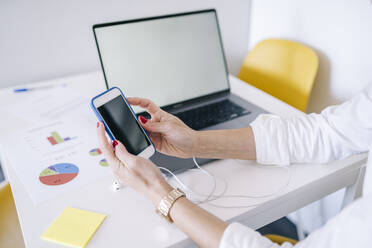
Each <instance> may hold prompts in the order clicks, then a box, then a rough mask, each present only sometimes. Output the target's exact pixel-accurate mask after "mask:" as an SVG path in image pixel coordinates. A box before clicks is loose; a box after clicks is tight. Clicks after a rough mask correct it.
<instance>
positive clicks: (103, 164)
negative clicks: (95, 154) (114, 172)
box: [99, 158, 109, 167]
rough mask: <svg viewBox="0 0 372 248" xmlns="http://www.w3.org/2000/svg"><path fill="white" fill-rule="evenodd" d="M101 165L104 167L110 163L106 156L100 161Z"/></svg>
mask: <svg viewBox="0 0 372 248" xmlns="http://www.w3.org/2000/svg"><path fill="white" fill-rule="evenodd" d="M99 165H100V166H103V167H107V166H108V165H109V164H108V163H107V160H106V159H105V158H104V159H102V160H101V161H99Z"/></svg>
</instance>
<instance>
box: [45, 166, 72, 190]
mask: <svg viewBox="0 0 372 248" xmlns="http://www.w3.org/2000/svg"><path fill="white" fill-rule="evenodd" d="M78 174H79V168H78V167H77V166H76V165H74V164H69V163H60V164H55V165H52V166H49V167H48V168H46V169H44V170H43V171H42V172H41V173H40V175H39V180H40V182H42V183H43V184H45V185H50V186H53V185H61V184H65V183H68V182H70V181H71V180H72V179H74V178H75V177H76V176H77V175H78Z"/></svg>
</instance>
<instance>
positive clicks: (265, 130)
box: [251, 85, 372, 165]
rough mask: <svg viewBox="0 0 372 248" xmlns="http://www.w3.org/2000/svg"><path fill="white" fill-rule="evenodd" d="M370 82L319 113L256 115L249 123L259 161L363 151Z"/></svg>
mask: <svg viewBox="0 0 372 248" xmlns="http://www.w3.org/2000/svg"><path fill="white" fill-rule="evenodd" d="M371 108H372V85H370V86H369V87H367V88H366V90H365V91H363V92H362V93H360V94H358V95H356V96H355V97H353V98H352V99H351V100H349V101H347V102H345V103H343V104H341V105H338V106H331V107H328V108H326V109H325V110H323V111H322V112H321V114H309V115H303V116H296V117H292V118H282V117H279V116H274V115H260V116H259V117H258V118H256V120H255V121H254V122H253V123H252V124H251V127H252V130H253V133H254V136H255V145H256V157H257V161H258V162H259V163H263V164H283V165H288V164H290V163H294V162H301V163H308V162H313V163H314V162H315V163H326V162H329V161H332V160H336V159H343V158H346V157H348V156H350V155H352V154H355V153H360V152H365V151H367V150H368V149H369V146H370V144H371V141H372V115H371V114H369V112H370V109H371Z"/></svg>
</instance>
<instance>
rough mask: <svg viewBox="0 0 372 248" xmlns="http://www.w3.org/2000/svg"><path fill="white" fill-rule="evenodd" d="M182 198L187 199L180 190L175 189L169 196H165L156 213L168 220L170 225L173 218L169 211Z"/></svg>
mask: <svg viewBox="0 0 372 248" xmlns="http://www.w3.org/2000/svg"><path fill="white" fill-rule="evenodd" d="M181 197H186V195H185V193H184V192H183V191H182V190H180V189H178V188H177V189H173V190H172V191H171V192H169V193H168V195H166V196H164V197H163V199H161V201H160V202H159V205H158V207H157V209H156V213H158V214H159V215H160V216H162V217H163V218H164V219H166V220H167V221H168V222H169V223H173V220H172V218H171V217H170V216H169V211H170V209H171V208H172V206H173V204H174V203H175V202H176V201H177V200H178V199H179V198H181Z"/></svg>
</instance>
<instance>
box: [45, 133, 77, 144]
mask: <svg viewBox="0 0 372 248" xmlns="http://www.w3.org/2000/svg"><path fill="white" fill-rule="evenodd" d="M50 134H51V135H50V136H49V137H47V139H48V141H49V143H50V144H51V145H52V146H54V145H58V144H61V143H63V142H66V141H69V140H73V139H75V138H76V137H66V138H62V137H61V135H59V133H58V132H56V131H54V132H51V133H50Z"/></svg>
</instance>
